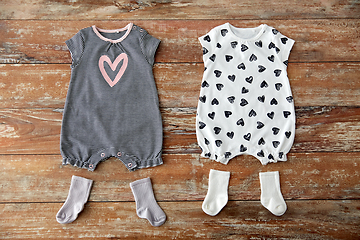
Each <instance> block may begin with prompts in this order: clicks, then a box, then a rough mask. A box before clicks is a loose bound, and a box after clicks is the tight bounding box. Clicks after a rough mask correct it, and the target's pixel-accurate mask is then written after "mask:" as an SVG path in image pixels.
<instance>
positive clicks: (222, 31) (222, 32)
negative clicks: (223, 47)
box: [221, 29, 228, 37]
mask: <svg viewBox="0 0 360 240" xmlns="http://www.w3.org/2000/svg"><path fill="white" fill-rule="evenodd" d="M227 33H228V30H227V29H221V36H223V37H225V36H226V34H227Z"/></svg>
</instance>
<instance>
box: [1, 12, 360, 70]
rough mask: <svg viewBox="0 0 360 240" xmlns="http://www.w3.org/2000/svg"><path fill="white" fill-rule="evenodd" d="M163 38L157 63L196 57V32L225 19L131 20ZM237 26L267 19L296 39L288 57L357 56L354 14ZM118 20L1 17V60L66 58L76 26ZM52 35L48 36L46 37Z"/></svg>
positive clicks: (115, 23)
mask: <svg viewBox="0 0 360 240" xmlns="http://www.w3.org/2000/svg"><path fill="white" fill-rule="evenodd" d="M134 22H135V24H137V25H139V26H141V27H143V28H145V29H146V30H148V32H149V33H150V34H152V35H153V36H155V37H157V38H159V39H161V40H162V43H161V44H160V47H159V50H158V53H157V55H156V61H157V62H182V63H183V62H201V61H202V50H201V49H202V48H201V46H200V43H199V42H198V39H197V38H198V37H200V36H202V35H203V34H206V33H207V32H208V31H209V30H210V29H212V28H213V27H215V26H218V25H220V24H223V23H225V22H227V21H226V20H174V21H164V20H151V21H134ZM230 22H231V23H232V24H233V25H235V26H238V27H240V26H241V27H254V26H257V25H260V24H261V23H266V24H268V25H270V26H273V27H276V28H277V29H278V30H279V31H280V32H282V33H283V34H285V35H286V36H288V37H290V38H293V39H295V40H296V44H295V45H294V48H293V51H292V53H291V56H290V59H289V60H290V62H294V61H295V62H300V61H301V62H319V61H325V62H327V61H359V58H360V50H359V49H360V48H359V47H358V43H357V41H349V39H358V38H360V32H359V31H358V29H359V27H360V20H359V19H331V20H328V19H319V20H270V21H263V20H231V21H230ZM127 23H128V21H127V20H122V21H72V22H71V24H69V22H68V21H28V20H25V21H9V20H2V21H0V36H1V38H2V39H1V42H2V46H1V48H0V62H1V63H70V59H71V58H70V54H69V52H68V51H67V48H66V46H65V44H64V41H65V40H66V39H69V38H71V37H72V36H73V35H74V34H76V32H78V31H79V30H80V29H82V28H85V27H89V26H91V25H94V24H95V25H97V26H99V27H101V28H107V29H113V28H119V27H120V26H124V25H126V24H127ZM49 38H51V39H52V41H49V40H48V39H49Z"/></svg>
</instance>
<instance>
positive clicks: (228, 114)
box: [224, 111, 232, 118]
mask: <svg viewBox="0 0 360 240" xmlns="http://www.w3.org/2000/svg"><path fill="white" fill-rule="evenodd" d="M224 113H225V117H226V118H229V117H230V115H231V114H232V112H231V111H224Z"/></svg>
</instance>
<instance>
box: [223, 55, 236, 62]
mask: <svg viewBox="0 0 360 240" xmlns="http://www.w3.org/2000/svg"><path fill="white" fill-rule="evenodd" d="M233 58H234V57H233V56H231V55H225V60H226V61H227V62H230V60H231V59H233Z"/></svg>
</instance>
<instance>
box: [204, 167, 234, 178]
mask: <svg viewBox="0 0 360 240" xmlns="http://www.w3.org/2000/svg"><path fill="white" fill-rule="evenodd" d="M209 175H210V176H213V177H223V178H230V172H227V171H219V170H215V169H210V174H209Z"/></svg>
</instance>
